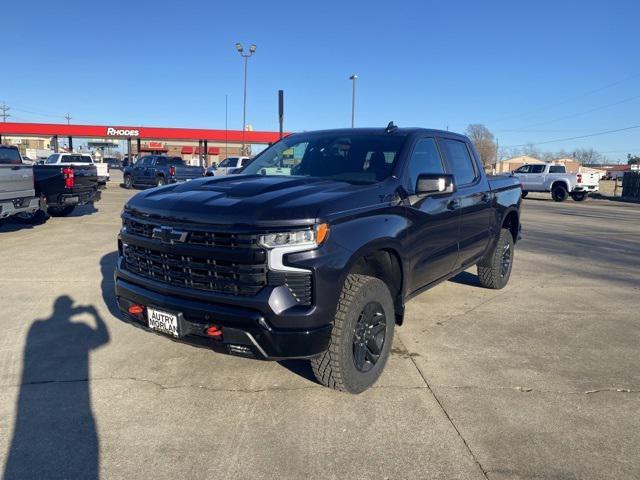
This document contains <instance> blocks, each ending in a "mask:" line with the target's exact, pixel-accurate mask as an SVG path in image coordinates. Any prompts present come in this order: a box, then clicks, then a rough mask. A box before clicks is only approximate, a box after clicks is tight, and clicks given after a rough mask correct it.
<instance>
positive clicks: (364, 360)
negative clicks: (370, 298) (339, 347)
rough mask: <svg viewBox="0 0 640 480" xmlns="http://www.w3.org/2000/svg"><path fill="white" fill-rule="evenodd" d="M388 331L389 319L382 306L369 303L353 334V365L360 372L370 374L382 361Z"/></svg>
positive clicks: (360, 316)
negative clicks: (381, 356)
mask: <svg viewBox="0 0 640 480" xmlns="http://www.w3.org/2000/svg"><path fill="white" fill-rule="evenodd" d="M386 331H387V319H386V317H385V315H384V310H383V308H382V305H380V304H379V303H378V302H369V303H367V304H366V305H365V307H364V308H363V309H362V311H361V312H360V315H359V317H358V321H357V323H356V326H355V329H354V332H353V363H354V365H355V366H356V368H357V369H358V370H359V371H360V372H368V371H369V370H371V369H372V368H373V366H374V365H375V364H376V363H377V362H378V360H379V359H380V355H381V354H382V349H383V347H384V341H385V337H386Z"/></svg>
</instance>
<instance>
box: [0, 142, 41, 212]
mask: <svg viewBox="0 0 640 480" xmlns="http://www.w3.org/2000/svg"><path fill="white" fill-rule="evenodd" d="M8 217H13V218H14V219H15V220H17V221H19V222H24V223H37V222H40V221H42V220H44V218H45V215H44V212H43V211H42V209H41V204H40V198H39V196H38V195H36V191H35V185H34V180H33V169H32V166H31V165H27V164H25V163H23V161H22V157H21V156H20V151H19V150H18V148H17V147H15V146H13V145H2V144H0V219H5V218H8Z"/></svg>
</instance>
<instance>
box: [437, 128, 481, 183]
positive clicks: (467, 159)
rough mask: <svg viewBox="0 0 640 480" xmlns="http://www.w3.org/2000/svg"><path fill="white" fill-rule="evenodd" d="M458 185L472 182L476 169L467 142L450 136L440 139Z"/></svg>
mask: <svg viewBox="0 0 640 480" xmlns="http://www.w3.org/2000/svg"><path fill="white" fill-rule="evenodd" d="M440 142H441V145H442V147H443V150H444V154H445V156H446V158H447V161H448V162H449V166H450V167H451V171H452V173H453V176H454V178H455V181H456V184H457V185H465V184H467V183H471V182H473V181H474V180H475V178H476V169H475V166H474V164H473V161H472V159H471V155H469V149H468V148H467V144H466V143H464V142H461V141H459V140H451V139H449V138H442V139H440Z"/></svg>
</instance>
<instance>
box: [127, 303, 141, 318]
mask: <svg viewBox="0 0 640 480" xmlns="http://www.w3.org/2000/svg"><path fill="white" fill-rule="evenodd" d="M128 312H129V313H130V314H131V315H135V316H136V317H137V316H139V315H141V314H142V312H144V307H143V306H142V305H136V304H135V303H134V304H133V305H131V306H130V307H129V310H128Z"/></svg>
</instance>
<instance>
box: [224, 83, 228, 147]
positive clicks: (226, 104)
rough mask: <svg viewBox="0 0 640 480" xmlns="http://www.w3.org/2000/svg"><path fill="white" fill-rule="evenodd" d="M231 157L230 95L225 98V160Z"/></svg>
mask: <svg viewBox="0 0 640 480" xmlns="http://www.w3.org/2000/svg"><path fill="white" fill-rule="evenodd" d="M228 156H229V95H228V94H225V96H224V158H227V157H228Z"/></svg>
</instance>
